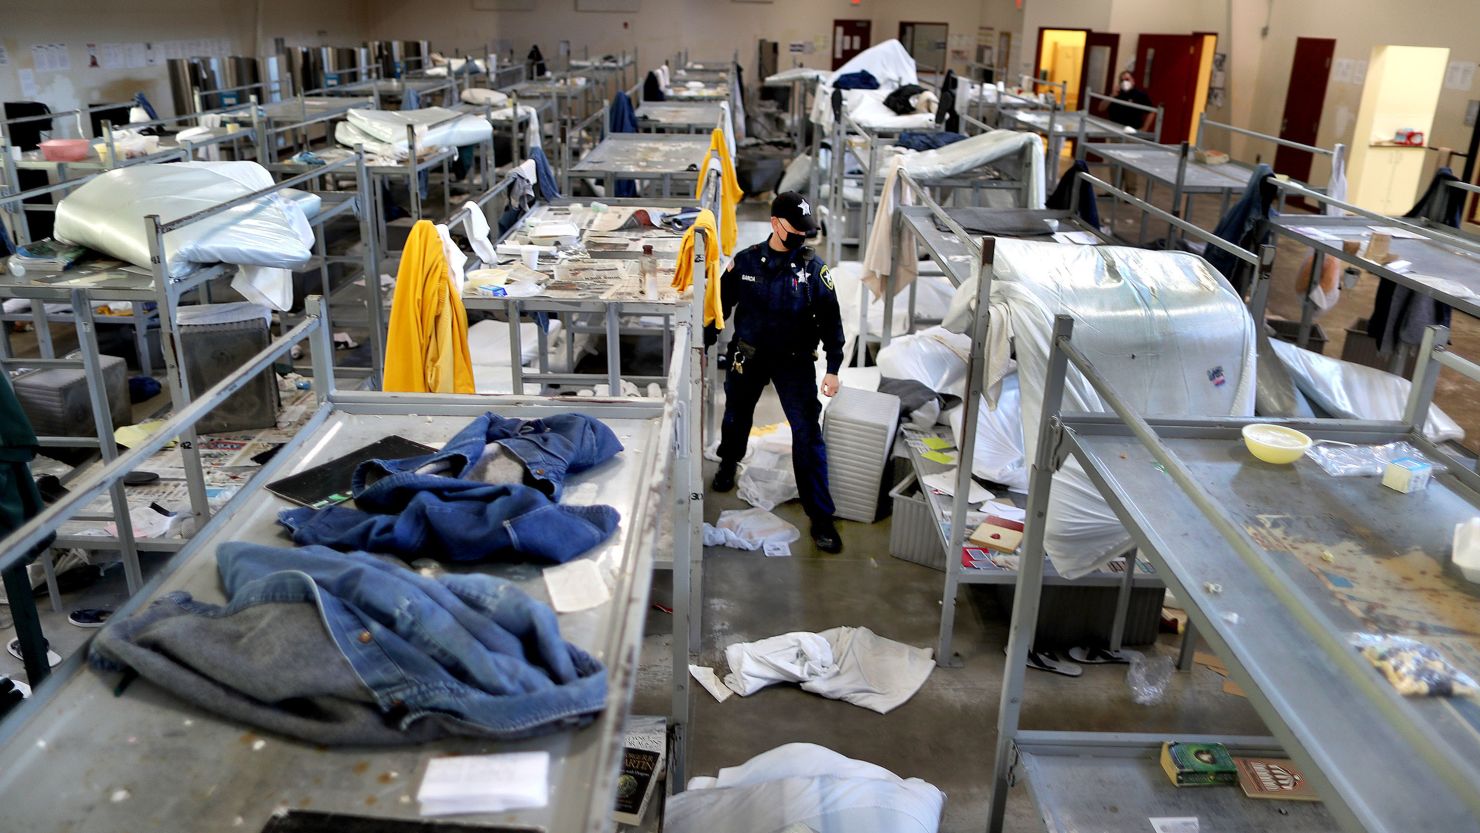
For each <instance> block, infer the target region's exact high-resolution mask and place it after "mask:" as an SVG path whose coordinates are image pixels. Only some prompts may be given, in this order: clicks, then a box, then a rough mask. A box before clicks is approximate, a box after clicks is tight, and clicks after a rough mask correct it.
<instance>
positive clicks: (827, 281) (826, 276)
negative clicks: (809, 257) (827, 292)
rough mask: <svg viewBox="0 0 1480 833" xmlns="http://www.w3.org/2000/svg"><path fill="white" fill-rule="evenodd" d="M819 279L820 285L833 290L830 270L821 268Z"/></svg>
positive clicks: (824, 267) (825, 267)
mask: <svg viewBox="0 0 1480 833" xmlns="http://www.w3.org/2000/svg"><path fill="white" fill-rule="evenodd" d="M820 277H821V278H822V285H823V286H825V287H827V288H828V289H832V288H833V279H832V270H831V269H829V268H827V266H825V265H824V266H823V267H822V273H821V275H820Z"/></svg>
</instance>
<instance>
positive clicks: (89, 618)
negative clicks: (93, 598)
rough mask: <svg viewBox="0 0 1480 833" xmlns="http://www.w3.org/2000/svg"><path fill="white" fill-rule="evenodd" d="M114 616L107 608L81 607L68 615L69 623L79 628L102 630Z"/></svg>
mask: <svg viewBox="0 0 1480 833" xmlns="http://www.w3.org/2000/svg"><path fill="white" fill-rule="evenodd" d="M112 615H113V611H111V610H109V609H108V608H106V607H79V608H77V609H76V610H74V611H72V612H71V613H68V614H67V621H68V622H71V623H72V624H74V625H76V626H77V627H79V628H101V627H102V626H103V625H106V624H107V623H108V617H110V616H112Z"/></svg>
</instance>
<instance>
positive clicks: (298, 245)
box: [55, 162, 319, 310]
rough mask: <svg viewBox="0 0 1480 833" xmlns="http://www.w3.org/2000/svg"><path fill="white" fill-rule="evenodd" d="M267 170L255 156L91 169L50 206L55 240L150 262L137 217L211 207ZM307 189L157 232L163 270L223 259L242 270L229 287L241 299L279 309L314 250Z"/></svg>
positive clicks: (182, 271) (314, 203)
mask: <svg viewBox="0 0 1480 833" xmlns="http://www.w3.org/2000/svg"><path fill="white" fill-rule="evenodd" d="M272 185H273V179H272V175H271V174H269V173H268V172H267V169H265V168H263V167H262V166H261V165H258V164H257V163H256V162H180V163H176V164H170V165H137V166H134V167H131V168H118V169H115V170H112V171H108V172H107V173H104V174H102V175H101V176H98V177H97V178H95V179H93V180H91V181H90V182H87V183H86V184H84V185H83V186H82V187H80V188H78V189H77V190H75V191H73V192H72V193H71V194H69V195H67V197H66V198H65V199H63V200H62V201H61V203H60V204H58V205H57V212H56V214H57V218H56V231H55V234H56V236H57V238H59V239H61V240H64V241H66V242H69V243H75V244H77V245H80V246H86V247H88V248H89V249H94V250H96V251H99V252H102V253H103V254H106V255H108V256H109V257H115V258H118V259H119V260H123V261H127V262H128V263H132V264H134V265H135V266H141V267H144V268H146V269H147V268H149V266H150V261H149V240H148V235H147V234H146V233H145V231H144V218H145V217H147V216H149V215H151V214H153V215H158V216H159V219H160V221H161V222H165V223H168V222H170V221H172V220H177V219H180V218H181V217H186V216H188V215H191V214H194V213H196V212H198V211H203V210H205V209H207V208H211V207H212V206H216V205H220V204H222V203H225V202H229V201H231V200H234V199H236V198H238V197H242V196H246V195H247V194H250V193H252V192H254V191H260V190H262V189H264V188H270V187H272ZM318 209H319V199H318V197H316V196H314V195H312V194H301V193H300V194H296V195H290V196H288V197H285V196H284V192H275V193H272V194H269V195H267V196H264V197H262V198H260V199H258V200H256V201H254V202H250V203H247V204H245V205H239V206H237V207H235V208H231V209H228V210H226V211H223V212H221V213H219V214H215V215H213V216H211V217H209V218H206V219H204V220H201V221H199V222H196V223H191V224H190V225H188V226H185V227H184V228H181V229H177V230H175V231H172V232H170V233H168V234H166V235H165V236H164V250H165V262H166V264H167V265H168V271H169V275H170V276H171V277H175V278H178V277H183V276H184V275H186V274H188V273H190V272H191V271H194V270H195V269H197V268H199V267H200V266H201V265H204V264H212V263H232V264H236V265H238V266H240V267H242V268H241V272H240V273H239V274H238V275H237V276H236V278H235V279H234V280H233V281H232V287H233V288H234V289H236V290H237V291H238V292H241V293H242V295H243V296H245V297H246V298H247V299H248V300H250V301H253V302H255V303H261V304H267V305H268V306H271V307H274V308H276V309H280V310H283V309H287V308H288V307H289V306H290V305H291V303H292V300H293V298H292V292H293V285H292V276H291V275H290V274H289V272H288V271H287V270H292V269H298V268H302V267H303V266H304V265H305V264H306V263H307V262H308V260H309V258H310V257H312V255H313V250H312V246H313V241H314V235H313V228H312V227H311V226H310V225H309V223H308V214H312V213H317V212H318Z"/></svg>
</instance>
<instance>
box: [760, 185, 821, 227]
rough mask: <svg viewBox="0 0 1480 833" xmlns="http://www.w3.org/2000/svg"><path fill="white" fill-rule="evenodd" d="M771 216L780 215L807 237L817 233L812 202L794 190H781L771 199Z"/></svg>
mask: <svg viewBox="0 0 1480 833" xmlns="http://www.w3.org/2000/svg"><path fill="white" fill-rule="evenodd" d="M771 216H772V217H780V218H781V219H783V220H785V221H786V222H788V223H790V224H791V227H792V228H794V229H796V230H797V231H799V232H801V233H802V234H805V235H806V236H808V237H811V236H812V235H814V234H816V233H817V217H816V216H814V213H813V209H812V203H810V202H808V201H807V198H806V197H804V196H802V195H801V194H798V193H797V192H795V191H782V192H781V193H779V194H777V195H776V199H774V200H772V201H771Z"/></svg>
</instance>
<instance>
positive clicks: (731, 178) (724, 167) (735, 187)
mask: <svg viewBox="0 0 1480 833" xmlns="http://www.w3.org/2000/svg"><path fill="white" fill-rule="evenodd" d="M712 154H718V155H719V188H720V196H719V209H720V210H719V236H720V245H721V246H722V247H723V249H724V253H725V256H726V257H728V256H730V255H732V254H734V253H735V237H736V236H737V235H739V233H740V226H739V224H738V223H737V222H736V221H735V206H737V205H739V204H740V199H741V198H742V197H744V196H745V192H744V191H741V190H740V180H739V178H737V177H736V176H735V164H734V161H733V160H731V159H730V148H729V146H728V145H727V144H726V143H725V134H724V131H722V130H720V129H719V128H718V127H716V128H715V129H714V130H713V131H712V132H711V133H710V134H709V152H708V153H705V154H704V164H702V165H700V166H699V184H698V185H697V186H695V188H694V199H699V198H700V197H703V196H704V172H705V171H707V170H709V161H710V159H712V158H713V156H712Z"/></svg>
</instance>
